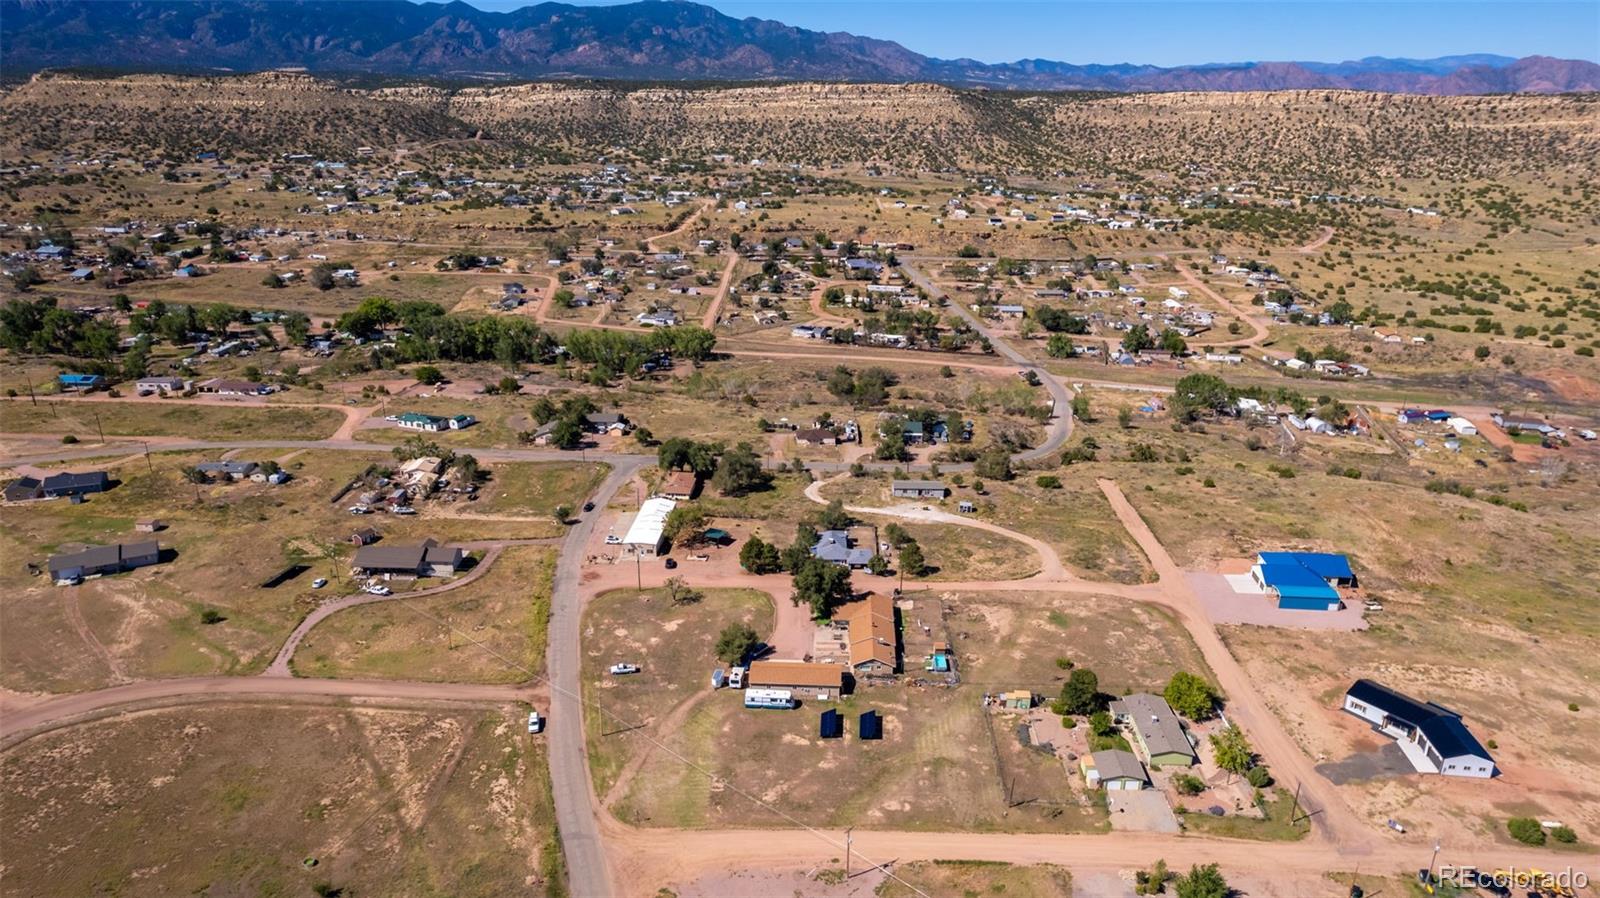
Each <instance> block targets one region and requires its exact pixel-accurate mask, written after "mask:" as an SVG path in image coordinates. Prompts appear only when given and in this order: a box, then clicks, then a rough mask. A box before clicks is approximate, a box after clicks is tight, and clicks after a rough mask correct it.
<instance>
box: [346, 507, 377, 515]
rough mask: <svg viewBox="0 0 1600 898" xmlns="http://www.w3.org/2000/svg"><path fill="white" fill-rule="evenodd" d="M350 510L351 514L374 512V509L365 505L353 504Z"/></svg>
mask: <svg viewBox="0 0 1600 898" xmlns="http://www.w3.org/2000/svg"><path fill="white" fill-rule="evenodd" d="M349 511H350V513H351V514H372V509H371V508H368V507H367V506H365V505H352V506H350V509H349Z"/></svg>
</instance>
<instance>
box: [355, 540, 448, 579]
mask: <svg viewBox="0 0 1600 898" xmlns="http://www.w3.org/2000/svg"><path fill="white" fill-rule="evenodd" d="M465 561H466V552H465V551H463V550H462V549H461V547H460V546H445V545H440V544H439V542H438V541H437V540H434V539H433V538H431V537H430V538H428V539H425V540H423V541H422V542H420V543H413V544H411V545H395V546H373V545H366V546H362V547H361V548H359V549H357V550H356V555H355V558H354V560H352V561H351V567H353V568H354V569H355V570H356V571H357V572H358V573H360V574H363V575H366V576H368V577H379V576H381V577H393V576H400V577H449V576H452V575H453V574H455V573H456V572H457V571H459V570H461V566H462V564H463V563H464V562H465Z"/></svg>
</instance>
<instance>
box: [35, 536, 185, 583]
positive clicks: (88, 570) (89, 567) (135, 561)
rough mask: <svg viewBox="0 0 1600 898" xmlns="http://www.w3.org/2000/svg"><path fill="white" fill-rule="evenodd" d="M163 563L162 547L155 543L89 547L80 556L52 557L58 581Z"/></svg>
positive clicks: (54, 577)
mask: <svg viewBox="0 0 1600 898" xmlns="http://www.w3.org/2000/svg"><path fill="white" fill-rule="evenodd" d="M160 561H161V546H160V544H159V543H157V542H156V541H155V540H148V541H145V542H138V543H117V544H116V545H110V546H88V547H86V548H84V549H82V550H80V551H77V552H64V553H62V554H60V555H51V556H50V559H49V561H48V567H49V569H50V576H51V578H53V579H55V580H77V579H80V578H83V577H94V576H100V575H104V574H116V573H120V572H122V571H131V570H133V569H134V568H140V567H147V566H149V565H152V564H158V563H160Z"/></svg>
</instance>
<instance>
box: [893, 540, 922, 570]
mask: <svg viewBox="0 0 1600 898" xmlns="http://www.w3.org/2000/svg"><path fill="white" fill-rule="evenodd" d="M898 551H899V553H900V570H901V571H902V572H903V573H905V574H907V575H909V576H912V577H920V576H922V573H923V572H924V571H926V570H927V569H928V560H927V559H926V558H924V557H923V556H922V546H921V545H920V544H918V543H917V541H916V540H914V539H911V538H909V537H907V538H906V540H905V542H903V543H901V544H900V548H899V549H898Z"/></svg>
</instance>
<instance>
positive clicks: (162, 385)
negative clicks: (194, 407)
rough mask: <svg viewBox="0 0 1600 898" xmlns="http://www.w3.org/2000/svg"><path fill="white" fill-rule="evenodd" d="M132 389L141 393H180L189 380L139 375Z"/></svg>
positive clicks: (186, 387) (185, 388)
mask: <svg viewBox="0 0 1600 898" xmlns="http://www.w3.org/2000/svg"><path fill="white" fill-rule="evenodd" d="M133 386H134V389H135V390H136V391H138V392H139V393H140V394H141V395H143V394H147V393H162V394H166V393H182V392H183V391H184V390H187V389H189V382H188V381H186V380H184V379H183V378H181V377H141V378H139V379H138V380H137V381H134V384H133Z"/></svg>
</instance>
